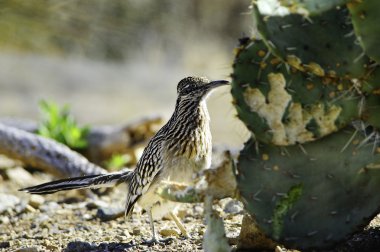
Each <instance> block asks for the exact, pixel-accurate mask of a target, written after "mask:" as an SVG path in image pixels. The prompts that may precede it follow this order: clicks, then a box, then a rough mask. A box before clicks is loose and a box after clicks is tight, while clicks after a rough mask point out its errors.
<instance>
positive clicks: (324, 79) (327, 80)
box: [322, 77, 332, 85]
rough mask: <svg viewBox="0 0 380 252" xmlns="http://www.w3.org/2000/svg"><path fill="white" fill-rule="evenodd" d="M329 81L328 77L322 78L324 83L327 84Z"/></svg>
mask: <svg viewBox="0 0 380 252" xmlns="http://www.w3.org/2000/svg"><path fill="white" fill-rule="evenodd" d="M331 82H332V79H331V78H328V77H325V78H322V83H323V84H324V85H329V84H330V83H331Z"/></svg>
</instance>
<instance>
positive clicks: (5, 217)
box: [0, 216, 11, 248]
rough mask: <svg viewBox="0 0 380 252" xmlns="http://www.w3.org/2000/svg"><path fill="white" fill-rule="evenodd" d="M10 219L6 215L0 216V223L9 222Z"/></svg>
mask: <svg viewBox="0 0 380 252" xmlns="http://www.w3.org/2000/svg"><path fill="white" fill-rule="evenodd" d="M10 221H11V220H10V219H9V217H8V216H0V223H2V224H9V222H10ZM0 248H1V247H0Z"/></svg>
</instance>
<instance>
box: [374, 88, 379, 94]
mask: <svg viewBox="0 0 380 252" xmlns="http://www.w3.org/2000/svg"><path fill="white" fill-rule="evenodd" d="M372 93H373V94H374V95H380V88H378V89H375V90H373V92H372Z"/></svg>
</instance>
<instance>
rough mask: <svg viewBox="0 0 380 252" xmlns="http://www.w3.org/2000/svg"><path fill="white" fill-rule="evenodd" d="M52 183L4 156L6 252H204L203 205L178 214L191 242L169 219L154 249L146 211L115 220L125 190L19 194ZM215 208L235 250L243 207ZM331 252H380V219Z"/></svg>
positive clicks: (0, 247) (0, 210)
mask: <svg viewBox="0 0 380 252" xmlns="http://www.w3.org/2000/svg"><path fill="white" fill-rule="evenodd" d="M52 179H53V177H52V176H50V175H47V174H43V173H40V172H35V171H34V172H33V171H31V170H25V169H24V168H22V167H21V166H20V165H19V164H17V162H16V163H15V162H13V161H10V160H7V159H4V158H1V156H0V251H18V252H35V251H65V252H74V251H203V248H202V241H203V236H204V233H205V232H206V230H205V229H206V227H205V224H204V216H203V205H202V204H182V205H181V208H180V211H179V212H178V216H179V217H180V218H181V219H182V221H183V222H184V224H185V227H186V228H187V230H188V232H189V235H190V238H187V239H185V238H182V237H180V235H179V230H178V229H177V228H176V226H175V224H174V222H173V221H171V220H170V219H163V220H160V221H156V223H155V227H156V229H157V230H158V231H159V233H160V236H161V237H162V238H165V239H167V240H166V241H165V242H162V243H160V244H156V245H154V246H148V245H145V244H144V239H149V238H150V228H149V221H148V217H147V215H146V214H144V213H142V212H141V211H140V209H138V208H136V209H135V211H134V213H133V215H132V218H131V219H125V218H124V217H123V216H121V217H117V218H116V217H110V215H109V214H110V213H113V212H117V211H116V209H122V208H123V204H124V200H125V193H124V191H125V188H124V187H123V186H122V185H121V186H119V187H118V188H116V189H115V190H113V191H112V192H110V193H109V194H107V195H103V196H99V197H98V196H96V195H95V194H93V193H91V192H89V191H70V192H60V193H56V194H50V195H44V196H39V195H29V194H26V193H24V192H20V191H18V189H19V188H22V187H25V186H30V185H35V184H38V183H42V182H46V181H50V180H52ZM214 208H215V210H216V211H217V212H218V213H219V215H220V216H221V217H222V218H223V220H224V224H225V229H226V234H227V237H228V241H229V243H230V245H231V246H232V248H236V245H237V242H238V236H239V232H240V225H241V222H242V218H243V208H242V206H241V204H240V203H239V202H237V201H234V200H232V199H224V200H221V201H219V202H217V203H215V204H214ZM107 214H108V215H107ZM107 218H109V219H110V220H106V219H107ZM280 251H281V252H283V251H287V250H285V249H281V248H280V247H277V248H276V252H280ZM289 251H290V250H289ZM330 251H380V216H377V217H376V218H374V220H372V222H371V223H370V225H369V226H368V227H366V228H365V230H364V231H362V232H360V233H358V234H355V235H354V236H352V237H351V238H350V239H349V240H348V241H345V242H344V243H342V244H341V245H339V246H337V247H336V248H335V249H333V250H330Z"/></svg>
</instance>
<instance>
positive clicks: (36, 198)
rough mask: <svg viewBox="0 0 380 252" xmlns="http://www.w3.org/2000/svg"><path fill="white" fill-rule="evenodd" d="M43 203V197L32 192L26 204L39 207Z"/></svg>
mask: <svg viewBox="0 0 380 252" xmlns="http://www.w3.org/2000/svg"><path fill="white" fill-rule="evenodd" d="M43 203H45V198H44V197H42V196H41V195H37V194H32V195H31V196H30V198H29V202H28V204H29V205H31V206H32V207H34V208H37V209H38V208H39V207H40V206H41V205H42V204H43Z"/></svg>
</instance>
